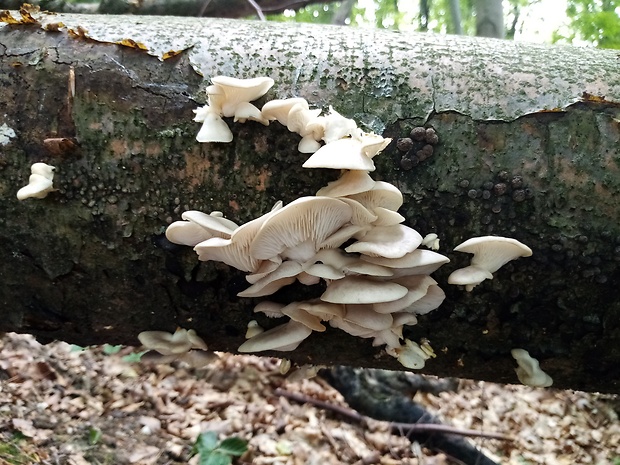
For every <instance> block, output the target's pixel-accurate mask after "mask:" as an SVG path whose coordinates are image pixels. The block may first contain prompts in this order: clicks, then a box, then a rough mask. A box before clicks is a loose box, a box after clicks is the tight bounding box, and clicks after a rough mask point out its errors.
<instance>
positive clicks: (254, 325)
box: [245, 320, 265, 339]
mask: <svg viewBox="0 0 620 465" xmlns="http://www.w3.org/2000/svg"><path fill="white" fill-rule="evenodd" d="M263 332H265V330H264V329H263V328H262V326H261V325H259V324H258V321H256V320H250V321H248V327H247V330H246V331H245V338H246V339H250V338H252V337H254V336H258V335H259V334H260V333H263Z"/></svg>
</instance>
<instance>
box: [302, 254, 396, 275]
mask: <svg viewBox="0 0 620 465" xmlns="http://www.w3.org/2000/svg"><path fill="white" fill-rule="evenodd" d="M313 260H315V261H316V262H321V263H323V264H324V265H327V266H330V267H331V268H333V269H335V270H338V271H339V272H340V273H342V274H343V276H344V275H345V274H346V275H352V274H363V275H367V276H382V277H389V276H392V275H393V273H392V271H391V270H390V269H389V268H386V267H384V266H381V265H376V264H374V263H369V262H366V261H364V260H362V259H360V258H359V257H357V256H352V255H347V254H346V253H345V252H343V251H342V250H340V249H331V248H326V249H323V250H319V252H318V253H317V254H316V255H315V256H314V258H313Z"/></svg>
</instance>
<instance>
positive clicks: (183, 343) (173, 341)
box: [138, 328, 208, 355]
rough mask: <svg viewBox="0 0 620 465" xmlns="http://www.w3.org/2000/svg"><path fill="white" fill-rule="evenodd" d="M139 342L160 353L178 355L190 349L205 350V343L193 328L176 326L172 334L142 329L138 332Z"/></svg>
mask: <svg viewBox="0 0 620 465" xmlns="http://www.w3.org/2000/svg"><path fill="white" fill-rule="evenodd" d="M138 339H139V340H140V343H142V345H143V346H144V347H145V348H146V349H149V350H154V351H156V352H159V353H160V354H162V355H178V354H183V353H186V352H189V351H190V350H191V349H200V350H207V349H208V348H207V344H206V343H205V342H204V341H203V340H202V338H200V336H198V335H197V334H196V331H194V330H193V329H189V330H188V329H182V328H177V330H176V331H175V332H174V334H171V333H168V332H166V331H142V332H141V333H140V334H138Z"/></svg>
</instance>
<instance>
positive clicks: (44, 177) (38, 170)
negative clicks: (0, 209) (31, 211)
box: [17, 163, 56, 200]
mask: <svg viewBox="0 0 620 465" xmlns="http://www.w3.org/2000/svg"><path fill="white" fill-rule="evenodd" d="M55 169H56V168H55V167H53V166H51V165H47V164H45V163H34V164H33V165H32V166H31V167H30V172H31V175H30V177H29V178H28V185H27V186H24V187H22V188H21V189H19V190H18V191H17V199H18V200H24V199H27V198H35V199H42V198H44V197H46V196H47V194H49V193H50V192H52V191H53V190H54V188H53V186H52V180H53V179H54V170H55Z"/></svg>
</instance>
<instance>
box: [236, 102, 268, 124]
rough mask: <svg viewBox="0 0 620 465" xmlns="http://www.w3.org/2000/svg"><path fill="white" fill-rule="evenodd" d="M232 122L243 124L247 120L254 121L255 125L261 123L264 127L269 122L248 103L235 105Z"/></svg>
mask: <svg viewBox="0 0 620 465" xmlns="http://www.w3.org/2000/svg"><path fill="white" fill-rule="evenodd" d="M234 117H235V119H234V121H235V122H237V121H238V122H240V123H245V122H246V121H247V120H250V121H256V122H257V123H261V124H263V125H264V126H268V125H269V120H268V119H266V118H265V117H263V114H262V113H261V111H260V110H259V109H258V108H256V107H255V106H254V105H252V104H251V103H248V102H241V103H239V104H238V105H237V108H236V109H235V114H234Z"/></svg>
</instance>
